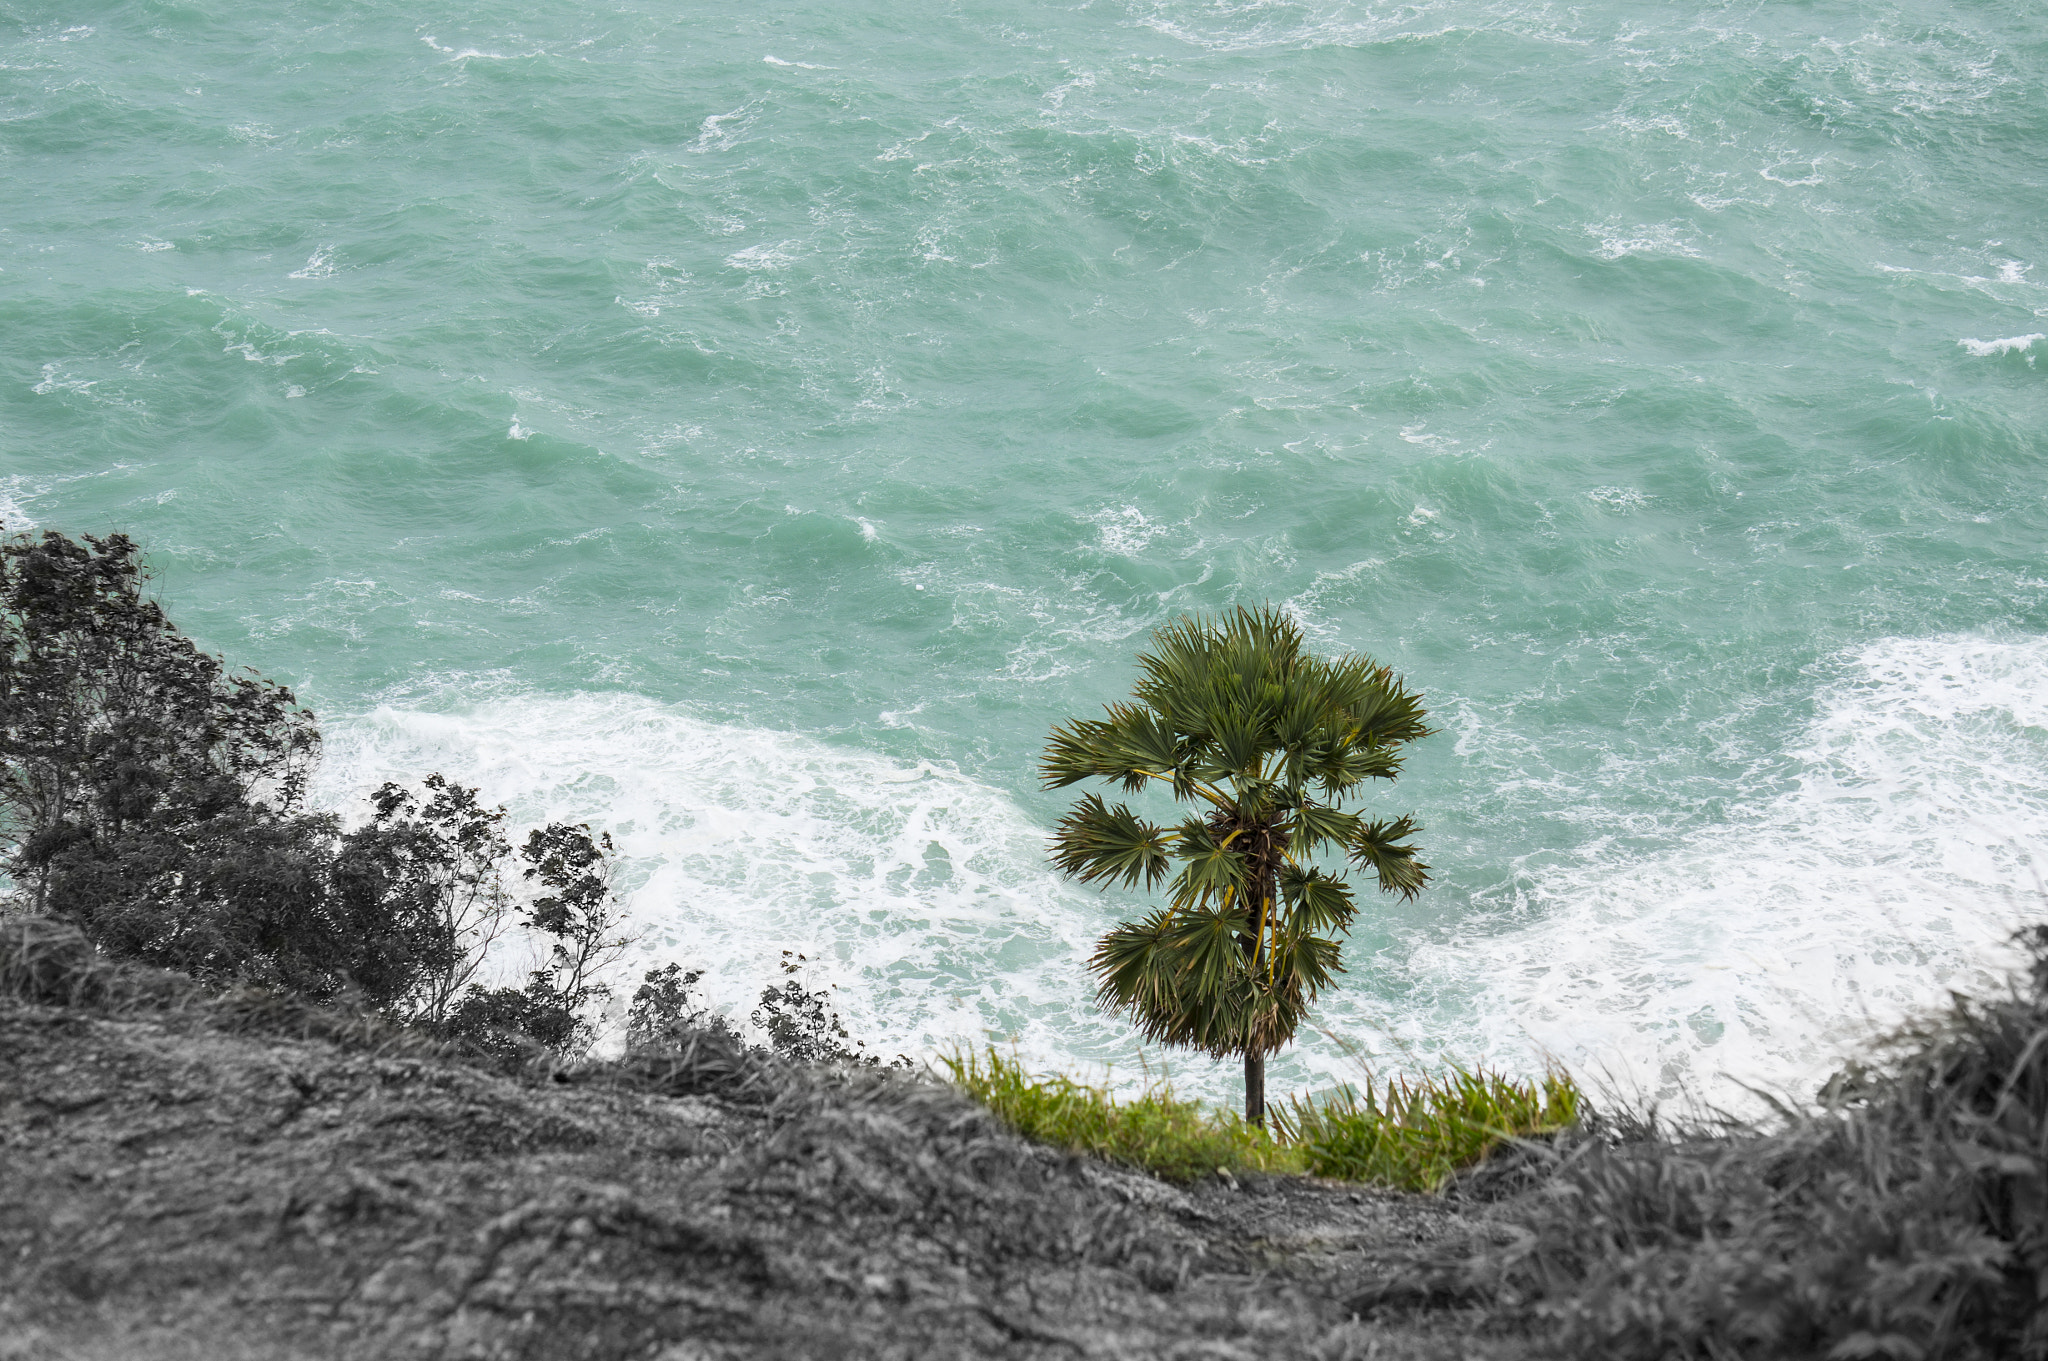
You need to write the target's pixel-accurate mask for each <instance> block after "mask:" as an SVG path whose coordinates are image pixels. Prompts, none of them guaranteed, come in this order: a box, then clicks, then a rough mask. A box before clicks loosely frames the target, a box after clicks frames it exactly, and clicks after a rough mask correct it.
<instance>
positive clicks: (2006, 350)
mask: <svg viewBox="0 0 2048 1361" xmlns="http://www.w3.org/2000/svg"><path fill="white" fill-rule="evenodd" d="M2037 340H2048V335H2044V334H2042V333H2041V332H2039V331H2036V332H2034V334H2032V335H2026V336H2007V337H2005V338H2004V339H2003V340H1958V341H1957V342H1956V344H1958V345H1960V346H1962V347H1963V348H1964V349H1966V350H1968V351H1969V352H1970V353H1971V354H1973V355H1975V356H1976V357H1977V358H1979V359H1986V358H1989V357H1990V356H1992V355H1994V354H2011V353H2012V352H2013V351H2015V350H2020V351H2025V350H2031V349H2033V348H2034V342H2035V341H2037Z"/></svg>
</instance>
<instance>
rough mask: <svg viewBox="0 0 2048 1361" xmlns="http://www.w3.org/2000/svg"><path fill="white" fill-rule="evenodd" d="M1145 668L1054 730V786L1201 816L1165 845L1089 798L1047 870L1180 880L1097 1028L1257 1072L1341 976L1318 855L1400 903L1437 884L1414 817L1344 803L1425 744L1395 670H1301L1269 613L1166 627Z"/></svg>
mask: <svg viewBox="0 0 2048 1361" xmlns="http://www.w3.org/2000/svg"><path fill="white" fill-rule="evenodd" d="M1138 665H1139V668H1140V670H1141V671H1142V672H1143V677H1142V679H1140V680H1139V682H1138V684H1137V686H1136V687H1135V688H1134V689H1133V691H1132V695H1131V701H1130V702H1129V703H1123V704H1112V705H1110V706H1109V707H1108V709H1107V711H1106V716H1105V717H1104V718H1101V719H1098V720H1088V719H1076V720H1074V721H1073V722H1070V723H1067V724H1065V725H1063V726H1061V727H1058V728H1055V729H1054V730H1053V734H1052V740H1051V742H1050V743H1049V744H1048V745H1047V747H1046V752H1045V759H1044V763H1043V765H1042V766H1041V768H1040V770H1041V774H1042V775H1043V777H1044V780H1045V785H1046V787H1047V788H1049V789H1057V788H1062V787H1064V786H1066V785H1070V784H1076V783H1079V782H1080V781H1082V780H1091V779H1100V780H1109V781H1114V782H1116V783H1117V784H1120V785H1121V786H1122V787H1123V789H1124V790H1125V791H1126V792H1129V793H1135V792H1137V791H1139V790H1142V789H1148V788H1149V789H1161V788H1163V789H1168V790H1171V792H1172V794H1173V797H1174V798H1175V799H1177V800H1179V801H1181V802H1182V803H1185V804H1189V805H1192V806H1193V808H1194V810H1195V811H1194V815H1193V816H1190V817H1188V818H1187V819H1186V820H1185V821H1183V822H1181V823H1180V824H1179V825H1178V826H1172V827H1169V826H1161V825H1158V824H1155V823H1151V822H1147V821H1146V820H1145V819H1144V818H1142V817H1140V816H1139V815H1138V814H1136V813H1134V812H1132V811H1131V809H1130V807H1129V806H1128V805H1126V804H1121V803H1119V804H1117V805H1115V806H1114V807H1112V806H1110V805H1108V804H1105V803H1104V802H1103V800H1102V798H1101V796H1100V795H1097V794H1089V795H1086V796H1085V797H1083V798H1082V799H1081V800H1080V802H1078V803H1076V804H1075V805H1074V806H1073V808H1072V810H1071V811H1069V812H1068V814H1067V815H1066V817H1065V818H1064V819H1062V820H1061V822H1060V824H1059V827H1058V829H1057V830H1056V831H1055V832H1054V834H1053V839H1052V844H1053V860H1054V862H1055V863H1056V864H1057V865H1058V866H1059V867H1060V869H1061V870H1063V871H1065V872H1066V873H1067V874H1069V875H1072V876H1074V877H1075V878H1077V879H1080V880H1081V881H1082V882H1084V883H1092V884H1102V885H1108V884H1111V883H1121V884H1122V885H1124V886H1125V887H1126V888H1131V887H1135V886H1137V885H1138V884H1139V883H1143V884H1144V885H1145V887H1147V888H1156V887H1157V886H1158V885H1159V884H1160V882H1161V881H1162V880H1167V879H1169V877H1170V879H1171V882H1170V884H1169V886H1168V895H1169V905H1168V906H1166V907H1162V908H1160V909H1158V910H1157V911H1155V912H1153V913H1151V914H1150V915H1148V916H1146V917H1145V918H1144V919H1143V920H1142V921H1136V922H1125V923H1123V924H1122V925H1119V926H1118V927H1116V929H1114V930H1112V931H1111V932H1109V934H1107V935H1105V936H1104V937H1103V938H1102V940H1101V943H1100V944H1099V945H1098V946H1097V947H1096V950H1095V954H1094V956H1093V958H1092V959H1091V960H1090V961H1089V967H1090V968H1091V969H1093V970H1094V971H1095V973H1097V974H1098V975H1099V976H1100V978H1101V986H1100V988H1099V989H1098V991H1097V994H1096V1000H1097V1001H1098V1002H1099V1003H1100V1004H1101V1005H1102V1006H1103V1007H1104V1008H1105V1009H1106V1010H1111V1011H1121V1012H1126V1013H1128V1014H1129V1015H1130V1016H1131V1018H1132V1020H1133V1021H1134V1022H1135V1023H1136V1024H1137V1026H1138V1028H1139V1030H1140V1031H1141V1032H1142V1033H1143V1034H1144V1035H1145V1037H1146V1038H1147V1039H1150V1040H1154V1041H1158V1042H1162V1043H1166V1044H1172V1045H1179V1046H1184V1047H1187V1048H1191V1049H1197V1050H1201V1051H1203V1052H1206V1053H1209V1054H1212V1055H1215V1056H1216V1057H1219V1058H1221V1057H1224V1056H1228V1055H1243V1056H1245V1057H1246V1058H1247V1059H1257V1058H1259V1057H1261V1056H1263V1055H1265V1054H1269V1053H1272V1052H1273V1051H1274V1050H1276V1049H1278V1048H1280V1047H1281V1046H1282V1045H1284V1044H1286V1043H1287V1042H1288V1041H1289V1040H1290V1039H1292V1038H1293V1036H1294V1031H1295V1028H1296V1027H1297V1026H1298V1025H1299V1024H1300V1022H1301V1019H1302V1016H1303V1014H1304V1013H1305V1012H1306V1010H1307V1008H1308V1006H1309V1004H1310V1003H1311V1002H1312V1001H1313V1000H1314V999H1315V997H1316V995H1317V994H1318V993H1319V992H1321V991H1322V990H1323V989H1324V988H1326V987H1328V986H1329V985H1330V983H1331V981H1332V978H1333V976H1334V975H1335V974H1336V973H1339V972H1341V971H1342V968H1343V966H1342V964H1341V963H1340V962H1339V950H1340V945H1339V938H1340V937H1341V936H1343V935H1344V933H1345V932H1346V931H1347V930H1348V929H1349V928H1350V925H1351V920H1352V917H1353V915H1354V913H1355V912H1356V910H1357V906H1356V903H1355V902H1354V900H1353V898H1352V892H1351V887H1350V885H1349V884H1348V883H1347V882H1346V879H1345V872H1344V871H1343V870H1341V869H1340V870H1338V871H1336V872H1332V871H1331V870H1329V869H1328V868H1326V867H1325V866H1323V865H1321V864H1319V863H1318V858H1319V856H1322V855H1335V854H1341V855H1342V856H1343V857H1344V858H1346V859H1348V860H1350V861H1351V862H1353V863H1355V864H1357V865H1359V866H1361V867H1366V868H1370V869H1371V870H1372V871H1373V873H1374V874H1375V875H1376V876H1377V877H1378V879H1379V885H1380V888H1381V889H1382V890H1385V891H1387V892H1392V893H1399V894H1401V895H1402V896H1404V897H1413V896H1414V894H1415V892H1416V891H1417V890H1418V889H1420V888H1421V887H1422V886H1423V885H1424V884H1425V883H1427V882H1428V881H1429V873H1428V870H1429V867H1428V866H1427V865H1425V864H1423V863H1422V862H1421V861H1420V860H1418V859H1416V848H1415V847H1414V846H1413V845H1412V844H1410V842H1409V840H1408V838H1410V837H1411V836H1413V835H1414V833H1415V832H1416V831H1418V830H1419V828H1418V827H1417V825H1416V823H1415V821H1414V820H1413V819H1412V818H1409V817H1399V818H1393V819H1388V820H1383V821H1367V820H1366V819H1365V818H1364V817H1363V816H1362V815H1361V814H1359V813H1355V812H1347V811H1345V809H1344V807H1343V804H1344V803H1345V802H1346V801H1347V800H1349V799H1351V798H1353V797H1355V796H1356V794H1357V792H1358V791H1359V788H1360V786H1362V785H1363V784H1364V783H1365V782H1366V781H1367V780H1391V779H1393V778H1394V777H1395V776H1396V775H1397V774H1399V773H1400V769H1401V761H1402V756H1401V750H1400V749H1401V748H1402V746H1404V745H1405V744H1406V743H1409V742H1413V741H1415V740H1416V739H1418V738H1421V737H1426V736H1428V735H1429V733H1430V731H1431V730H1430V729H1429V728H1428V727H1427V726H1426V725H1425V724H1424V723H1423V718H1424V716H1425V715H1424V712H1423V709H1422V704H1421V699H1420V696H1418V695H1416V694H1414V693H1412V692H1410V691H1409V690H1407V689H1405V688H1404V687H1403V685H1402V683H1401V681H1400V679H1399V678H1398V677H1396V676H1395V675H1394V674H1393V673H1392V672H1391V671H1390V670H1388V669H1387V668H1386V667H1383V666H1378V665H1376V664H1374V662H1373V661H1372V660H1371V659H1370V658H1368V657H1364V656H1359V655H1356V654H1354V655H1350V656H1344V657H1338V658H1334V659H1324V658H1319V657H1315V656H1312V655H1310V654H1309V653H1308V652H1307V651H1305V650H1304V649H1303V647H1302V638H1301V630H1300V629H1299V628H1298V627H1297V626H1296V625H1295V623H1294V621H1293V620H1291V619H1289V618H1288V617H1287V616H1286V615H1284V614H1282V613H1280V612H1279V611H1278V610H1276V609H1273V608H1271V607H1270V606H1269V607H1265V608H1261V609H1256V610H1254V609H1247V608H1243V607H1239V608H1238V609H1237V610H1235V611H1234V612H1232V613H1230V614H1227V615H1224V616H1222V617H1221V618H1218V619H1213V620H1210V619H1183V620H1181V621H1179V622H1178V623H1175V624H1171V625H1169V626H1167V627H1166V628H1163V629H1161V630H1159V631H1158V632H1157V633H1155V634H1154V635H1153V638H1152V649H1151V651H1149V652H1143V653H1140V654H1139V656H1138Z"/></svg>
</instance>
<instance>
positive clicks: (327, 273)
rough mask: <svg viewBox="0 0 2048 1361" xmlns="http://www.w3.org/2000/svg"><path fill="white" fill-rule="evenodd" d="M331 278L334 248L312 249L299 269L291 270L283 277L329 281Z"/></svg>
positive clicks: (332, 274) (320, 247)
mask: <svg viewBox="0 0 2048 1361" xmlns="http://www.w3.org/2000/svg"><path fill="white" fill-rule="evenodd" d="M333 276H334V247H332V246H318V247H315V248H314V251H313V253H312V254H311V255H309V256H307V257H306V263H305V264H303V265H301V266H299V268H297V269H295V270H293V271H292V272H291V273H290V274H288V275H286V276H285V277H286V278H290V279H329V278H332V277H333Z"/></svg>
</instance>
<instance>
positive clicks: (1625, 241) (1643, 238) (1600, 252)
mask: <svg viewBox="0 0 2048 1361" xmlns="http://www.w3.org/2000/svg"><path fill="white" fill-rule="evenodd" d="M1585 232H1586V235H1588V236H1592V237H1597V238H1599V241H1600V245H1599V246H1598V247H1597V248H1596V249H1595V250H1594V252H1593V253H1594V254H1595V255H1597V256H1599V257H1600V258H1601V259H1602V260H1620V259H1623V258H1625V257H1627V256H1630V255H1682V256H1685V257H1687V258H1688V259H1698V258H1699V253H1700V252H1699V247H1698V246H1696V245H1694V244H1693V242H1692V239H1691V233H1690V232H1689V231H1688V230H1687V229H1686V228H1684V227H1681V226H1679V225H1677V224H1676V223H1671V222H1639V223H1637V224H1636V225H1634V226H1633V227H1622V226H1619V225H1617V224H1615V223H1612V222H1610V223H1606V224H1603V225H1599V226H1594V225H1588V226H1587V227H1586V228H1585Z"/></svg>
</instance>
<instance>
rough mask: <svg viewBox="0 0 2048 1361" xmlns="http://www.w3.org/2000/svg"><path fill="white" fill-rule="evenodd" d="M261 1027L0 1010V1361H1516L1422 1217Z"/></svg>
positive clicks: (820, 1113)
mask: <svg viewBox="0 0 2048 1361" xmlns="http://www.w3.org/2000/svg"><path fill="white" fill-rule="evenodd" d="M260 1013H261V1008H260V1007H258V1008H256V1009H255V1011H254V1012H247V1011H245V1012H243V1013H237V1012H235V1011H234V1010H233V1009H232V1008H224V1007H222V1006H220V1005H218V1004H211V1003H209V1004H205V1005H197V1004H194V1005H184V1006H167V1007H164V1008H161V1009H157V1010H154V1011H151V1010H142V1011H135V1012H131V1013H130V1014H125V1015H122V1014H113V1013H109V1012H105V1011H103V1010H95V1009H92V1008H82V1007H72V1006H46V1005H30V1004H27V1003H25V1002H18V1001H0V1361H57V1359H58V1358H63V1361H73V1359H74V1358H76V1359H79V1361H92V1359H95V1358H123V1359H124V1361H125V1359H127V1358H140V1357H147V1358H151V1361H185V1359H186V1358H190V1359H191V1361H201V1358H204V1361H238V1359H239V1358H286V1357H289V1358H299V1357H305V1358H365V1359H366V1361H367V1359H369V1358H374V1359H375V1361H426V1359H427V1358H433V1359H435V1361H440V1359H441V1358H479V1359H481V1358H534V1361H579V1359H580V1358H590V1359H591V1361H597V1359H598V1358H603V1359H604V1361H610V1359H611V1358H625V1357H648V1358H660V1359H661V1361H713V1359H714V1358H768V1357H773V1358H778V1359H780V1358H813V1357H815V1358H828V1357H830V1358H840V1357H877V1358H881V1357H903V1358H912V1357H915V1358H943V1357H963V1358H965V1357H976V1358H981V1357H1000V1358H1019V1359H1020V1361H1021V1359H1022V1358H1072V1357H1098V1356H1099V1357H1170V1358H1215V1359H1216V1361H1224V1359H1225V1358H1238V1357H1243V1358H1252V1357H1258V1358H1296V1357H1300V1358H1316V1361H1346V1359H1347V1358H1365V1357H1374V1358H1435V1357H1446V1358H1448V1357H1457V1358H1485V1357H1493V1356H1514V1355H1519V1354H1521V1352H1522V1349H1521V1348H1520V1347H1518V1346H1517V1345H1516V1344H1515V1339H1512V1338H1501V1337H1484V1336H1480V1335H1478V1334H1477V1333H1476V1332H1475V1331H1474V1328H1473V1324H1474V1322H1475V1320H1474V1319H1472V1318H1471V1317H1469V1316H1468V1315H1466V1314H1465V1313H1463V1312H1462V1311H1461V1310H1459V1309H1458V1308H1456V1307H1437V1308H1435V1309H1424V1308H1423V1307H1422V1306H1423V1305H1425V1304H1429V1303H1432V1301H1429V1300H1427V1299H1420V1298H1416V1297H1415V1296H1414V1295H1413V1292H1408V1293H1406V1294H1404V1293H1403V1291H1402V1289H1401V1288H1400V1286H1399V1281H1400V1280H1401V1279H1402V1273H1403V1271H1404V1270H1405V1269H1406V1268H1407V1267H1408V1266H1410V1265H1411V1264H1412V1263H1414V1262H1415V1261H1416V1260H1418V1258H1419V1257H1426V1256H1428V1255H1430V1254H1431V1253H1432V1252H1434V1251H1436V1250H1437V1249H1438V1248H1439V1247H1449V1246H1451V1245H1452V1244H1454V1243H1455V1241H1456V1240H1458V1239H1459V1238H1460V1237H1461V1236H1465V1235H1468V1234H1469V1233H1470V1232H1471V1231H1472V1230H1471V1226H1469V1225H1466V1224H1463V1223H1461V1222H1460V1220H1459V1218H1458V1216H1457V1215H1456V1213H1455V1212H1454V1211H1453V1210H1451V1209H1449V1208H1447V1207H1446V1205H1445V1204H1444V1203H1443V1202H1440V1201H1437V1200H1434V1199H1430V1198H1424V1197H1413V1196H1401V1195H1394V1194H1384V1193H1375V1192H1371V1191H1365V1190H1360V1189H1358V1188H1356V1187H1350V1186H1343V1185H1339V1184H1335V1183H1326V1182H1318V1181H1314V1180H1310V1179H1305V1178H1271V1179H1261V1180H1256V1181H1251V1182H1245V1183H1239V1182H1232V1181H1229V1180H1227V1179H1222V1178H1217V1179H1211V1180H1210V1181H1208V1182H1206V1183H1204V1184H1202V1185H1199V1186H1196V1187H1192V1188H1182V1187H1175V1186H1170V1185H1167V1184H1164V1183H1161V1182H1159V1181H1156V1180H1153V1179H1151V1178H1148V1177H1145V1176H1141V1175H1138V1174H1135V1173H1130V1172H1125V1171H1122V1170H1120V1169H1116V1168H1111V1167H1106V1166H1104V1165H1102V1164H1099V1163H1092V1162H1087V1161H1083V1160H1078V1159H1074V1158H1070V1157H1068V1156H1065V1155H1063V1154H1060V1153H1057V1152H1055V1151H1053V1150H1050V1149H1047V1148H1044V1147H1042V1146H1039V1145H1035V1144H1031V1143H1028V1142H1026V1141H1024V1140H1022V1139H1019V1138H1018V1137H1016V1136H1014V1135H1013V1134H1010V1133H1009V1132H1007V1131H1006V1130H1004V1129H1003V1128H1001V1127H1000V1126H999V1125H997V1124H996V1123H995V1122H994V1121H993V1119H992V1118H991V1117H989V1116H988V1115H987V1113H986V1112H985V1111H983V1110H981V1109H980V1108H979V1107H976V1106H973V1105H971V1104H969V1103H967V1102H966V1101H964V1100H963V1099H962V1098H961V1097H959V1096H958V1095H957V1094H956V1093H954V1092H953V1091H952V1090H951V1089H950V1088H947V1087H944V1086H942V1085H939V1084H936V1083H933V1082H929V1081H919V1080H912V1079H908V1078H904V1077H902V1076H899V1075H886V1074H885V1075H872V1074H869V1075H852V1074H845V1073H833V1072H828V1071H824V1070H803V1069H795V1068H787V1067H782V1066H779V1065H774V1064H771V1063H767V1062H765V1061H761V1060H756V1059H754V1058H752V1057H750V1056H747V1055H744V1054H736V1053H734V1052H732V1051H729V1050H728V1051H722V1052H721V1051H717V1050H716V1049H715V1048H713V1049H707V1050H705V1051H703V1052H696V1053H692V1054H687V1055H678V1056H670V1057H667V1058H664V1059H661V1060H655V1059H647V1058H643V1059H640V1060H635V1061H629V1062H623V1063H613V1064H590V1065H584V1066H579V1067H567V1068H557V1069H554V1070H552V1071H549V1070H546V1069H544V1068H536V1067H533V1066H531V1065H528V1066H525V1067H516V1066H512V1065H502V1066H499V1067H497V1068H493V1067H492V1066H491V1065H489V1064H487V1063H481V1062H478V1061H476V1060H473V1059H464V1058H460V1057H456V1056H451V1055H448V1054H445V1053H440V1052H436V1051H433V1050H431V1049H428V1048H427V1047H425V1046H423V1045H420V1044H418V1043H416V1042H406V1041H403V1040H402V1039H401V1038H394V1036H393V1034H392V1033H391V1032H389V1031H383V1030H379V1029H378V1028H377V1027H375V1026H372V1025H367V1024H360V1025H355V1026H353V1027H351V1025H348V1024H342V1023H334V1024H326V1023H314V1022H312V1021H309V1020H308V1019H307V1017H306V1015H304V1014H293V1013H289V1012H284V1013H281V1014H280V1016H276V1017H269V1018H265V1017H263V1016H262V1015H261V1014H260ZM1390 1287H1391V1288H1390ZM1402 1299H1407V1300H1408V1301H1409V1303H1408V1304H1407V1305H1406V1306H1402V1307H1398V1308H1396V1307H1389V1306H1386V1305H1385V1302H1386V1301H1389V1300H1402ZM1375 1302H1379V1303H1380V1306H1381V1307H1378V1308H1375ZM1434 1303H1436V1304H1437V1305H1439V1306H1443V1305H1445V1303H1446V1302H1444V1301H1434Z"/></svg>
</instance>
